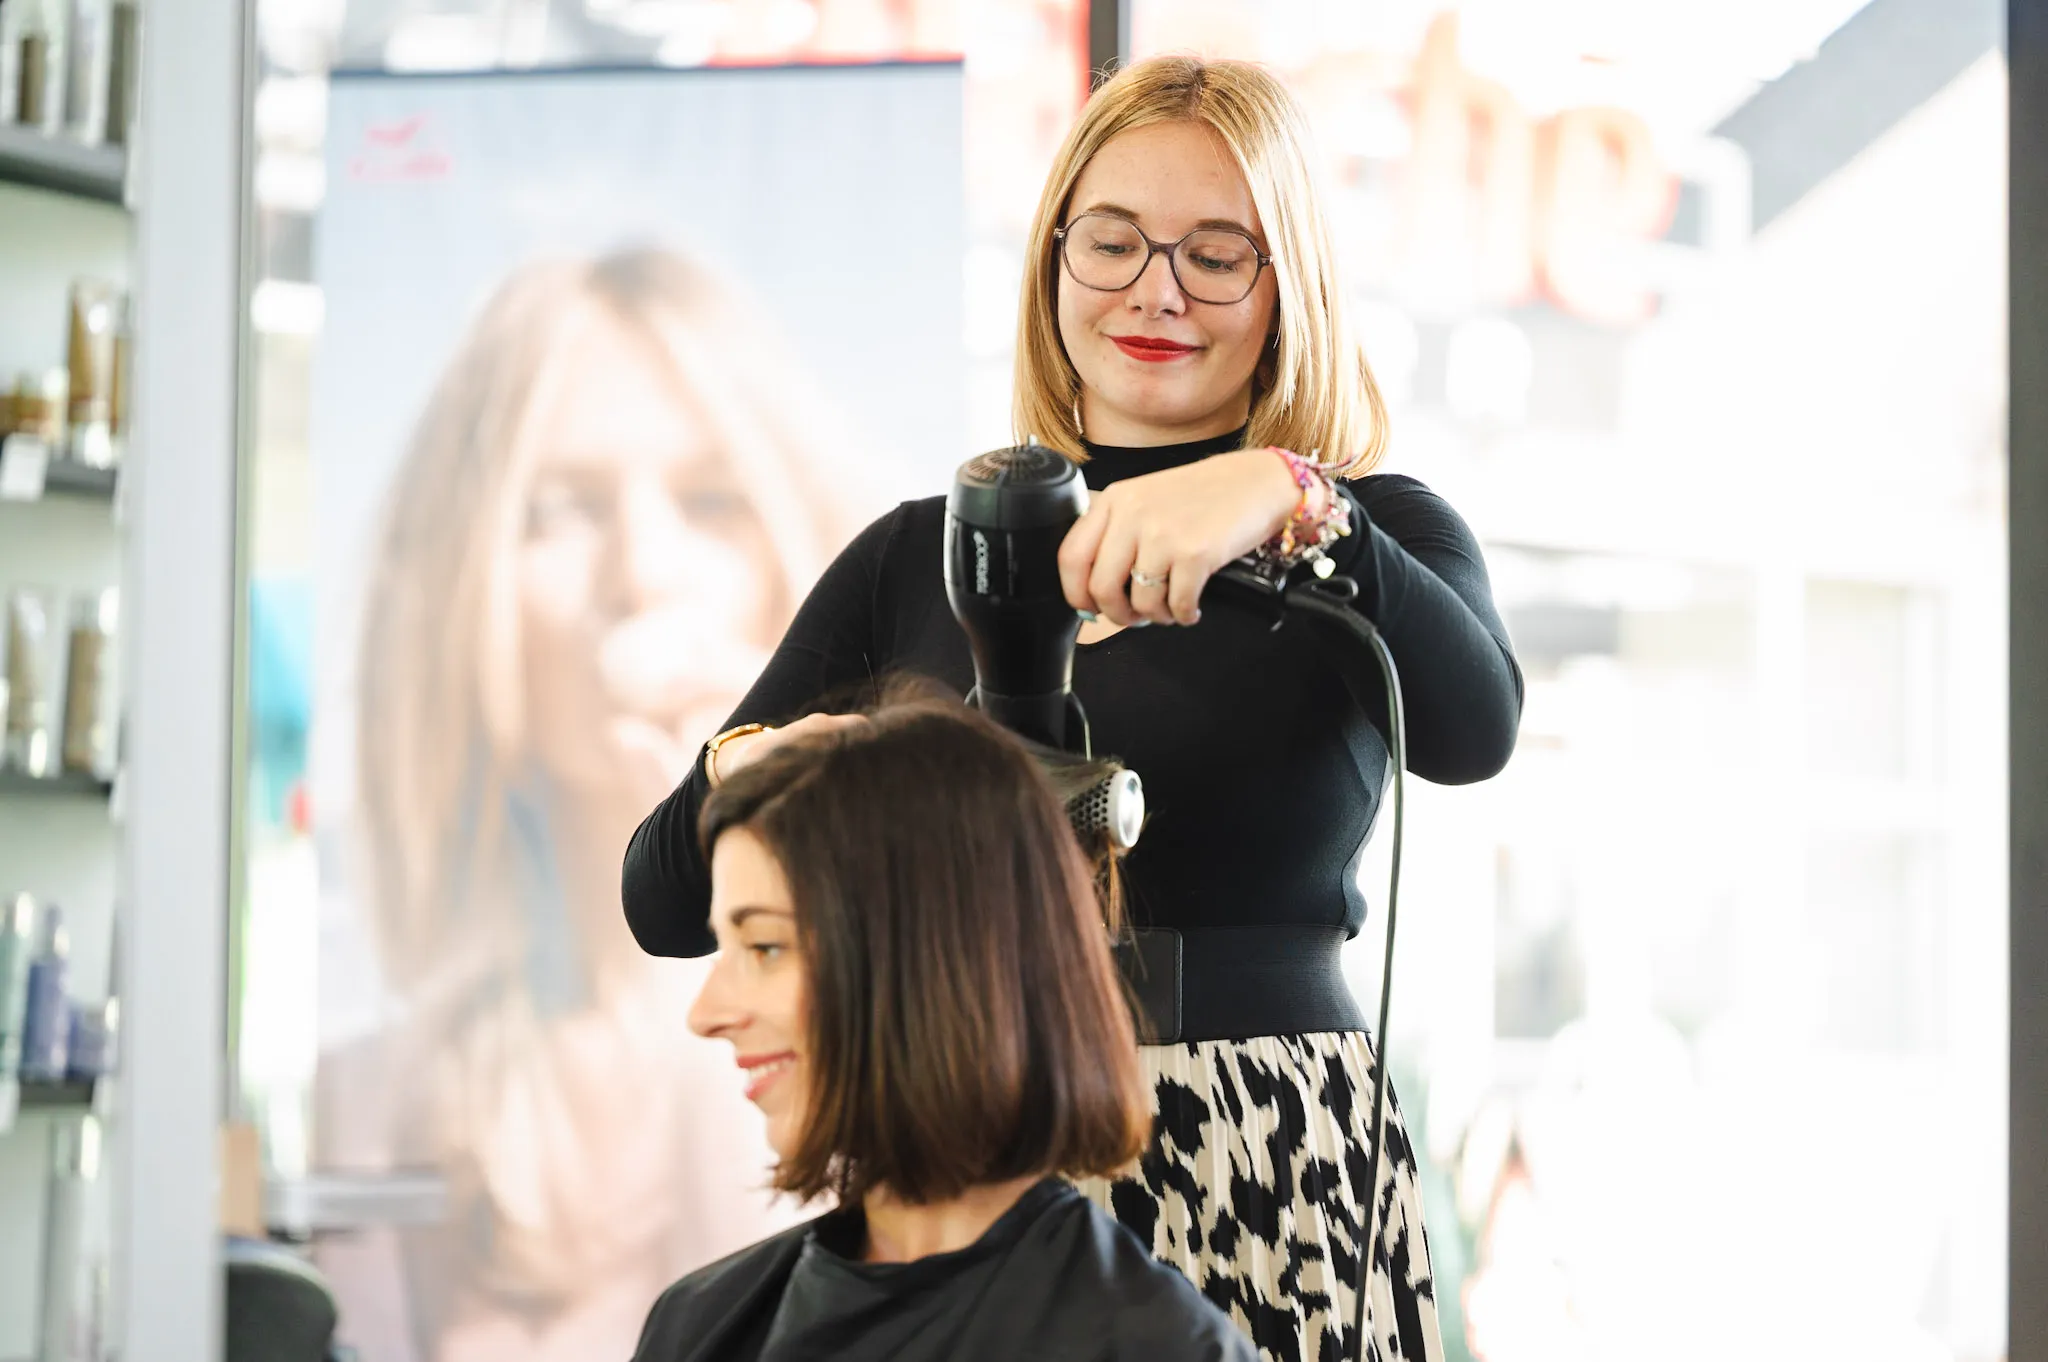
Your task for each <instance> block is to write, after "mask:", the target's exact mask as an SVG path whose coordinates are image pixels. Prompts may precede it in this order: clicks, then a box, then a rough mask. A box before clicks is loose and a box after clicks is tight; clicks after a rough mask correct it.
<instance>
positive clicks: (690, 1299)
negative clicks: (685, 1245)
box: [633, 1221, 815, 1362]
mask: <svg viewBox="0 0 2048 1362" xmlns="http://www.w3.org/2000/svg"><path fill="white" fill-rule="evenodd" d="M814 1223H815V1222H814V1221H806V1222H805V1223H803V1224H801V1225H793V1226H791V1227H790V1228H788V1229H786V1230H784V1231H782V1232H781V1233H780V1234H776V1235H771V1236H770V1237H768V1238H766V1239H763V1240H761V1241H760V1242H759V1243H757V1244H749V1245H748V1246H747V1247H746V1248H743V1249H741V1250H740V1251H739V1252H737V1253H732V1254H728V1255H727V1256H725V1257H723V1258H720V1259H719V1260H718V1261H717V1262H715V1263H710V1264H707V1265H705V1266H704V1267H700V1268H698V1269H697V1270H696V1271H695V1272H692V1273H691V1274H690V1275H689V1276H687V1277H684V1278H683V1279H682V1280H681V1281H678V1282H676V1283H675V1284H674V1285H672V1286H670V1287H669V1288H668V1290H666V1291H664V1292H662V1293H661V1295H660V1296H659V1297H657V1298H656V1299H655V1302H654V1308H653V1309H651V1310H649V1311H648V1312H647V1323H646V1325H645V1326H644V1327H643V1328H642V1329H641V1331H640V1346H639V1347H638V1348H636V1349H635V1350H634V1352H633V1359H634V1362H674V1359H676V1358H679V1357H682V1356H684V1355H685V1354H686V1351H687V1348H688V1346H689V1345H693V1344H695V1343H696V1342H698V1341H700V1340H701V1339H703V1338H704V1337H705V1335H706V1334H707V1332H708V1331H710V1330H711V1329H712V1328H714V1327H715V1326H717V1325H720V1324H722V1323H726V1322H730V1321H733V1320H735V1319H737V1318H738V1317H740V1316H742V1315H743V1314H744V1313H745V1308H746V1305H747V1303H748V1302H749V1301H750V1300H753V1299H755V1298H757V1297H762V1296H766V1297H768V1298H771V1299H772V1298H776V1297H779V1296H780V1294H781V1286H782V1283H783V1282H784V1281H785V1280H787V1278H788V1277H789V1273H790V1269H791V1268H792V1267H794V1266H795V1264H796V1260H797V1257H798V1255H799V1254H801V1253H802V1252H803V1246H804V1236H805V1235H806V1234H807V1233H809V1232H810V1229H811V1226H812V1224H814Z"/></svg>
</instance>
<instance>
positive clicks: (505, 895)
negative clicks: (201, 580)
mask: <svg viewBox="0 0 2048 1362" xmlns="http://www.w3.org/2000/svg"><path fill="white" fill-rule="evenodd" d="M800 386H801V385H800V383H799V381H798V375H797V374H796V373H795V372H793V369H792V365H791V363H790V358H789V356H788V355H787V354H785V353H784V352H783V351H782V350H781V348H780V347H779V346H778V345H777V344H776V343H775V342H774V341H772V340H771V339H770V338H769V337H767V336H766V335H765V334H764V333H763V329H762V326H761V325H760V323H759V322H758V320H757V318H756V316H755V314H754V313H753V311H752V310H751V309H750V307H749V306H748V305H747V304H745V303H744V302H742V301H741V300H740V299H738V298H736V297H735V296H734V295H733V294H732V293H731V292H730V291H729V290H728V288H726V287H725V286H724V285H723V284H722V283H721V282H720V280H719V279H718V278H717V277H715V276H714V275H712V274H711V273H709V272H708V271H707V270H706V269H705V268H703V267H702V266H700V265H698V264H696V263H694V262H692V261H690V260H688V259H685V258H683V257H680V256H677V255H674V254H671V253H666V252H661V251H651V250H650V251H636V252H630V253H624V254H618V255H614V256H611V257H608V258H605V259H601V260H597V261H594V262H592V261H577V260H570V261H554V262H544V263H537V264H534V265H531V266H528V267H526V268H524V269H522V270H520V271H518V272H517V273H516V274H514V275H513V276H512V277H511V278H509V279H508V280H507V281H506V282H505V284H504V285H503V286H502V287H501V288H500V289H499V291H498V293H497V295H496V296H495V297H494V298H493V299H492V301H491V302H490V303H489V305H488V306H487V308H486V309H485V310H484V312H483V313H482V315H481V316H480V318H479V319H478V320H477V322H476V323H475V325H474V327H473V328H472V330H471V332H470V334H469V336H468V337H467V339H466V341H465V342H464V344H463V346H462V348H461V350H460V351H459V353H458V354H457V355H456V357H455V358H454V360H453V361H452V362H451V363H450V365H449V367H448V369H447V370H446V372H445V373H444V374H443V375H442V377H441V379H440V382H439V384H438V385H437V387H436V388H435V390H434V392H433V395H432V397H431V398H430V400H429V402H428V404H427V407H426V409H425V411H424V413H423V415H422V416H421V418H420V421H419V423H418V426H417V428H416V430H415V433H414V437H413V441H412V445H411V448H410V450H409V451H408V453H407V456H406V458H405V460H404V463H403V465H402V466H401V467H400V469H399V471H398V473H397V475H396V477H395V479H394V481H393V483H392V485H391V488H390V493H389V501H388V508H387V512H386V518H385V521H384V526H383V530H382V535H381V540H380V542H379V544H378V547H377V549H376V552H375V557H374V559H373V568H372V573H371V576H370V579H369V582H368V586H367V591H366V595H365V601H364V613H363V618H364V632H363V643H362V654H361V659H360V673H361V674H360V681H359V692H360V696H361V709H360V714H359V717H358V723H357V738H358V742H357V754H356V755H357V768H358V769H357V808H356V810H355V813H356V825H357V826H358V828H359V830H360V834H361V836H360V844H361V845H360V852H361V857H360V866H361V873H360V875H359V877H358V878H357V879H356V881H355V883H356V884H357V886H358V889H357V894H358V901H359V902H360V903H362V904H363V905H364V906H365V909H366V912H367V914H368V916H369V917H370V925H371V927H372V929H373V930H372V933H371V935H372V938H373V943H374V948H375V957H376V962H377V964H378V966H379V969H380V972H381V975H382V984H383V988H384V990H385V992H386V994H387V996H388V998H389V1005H390V1011H391V1013H392V1015H393V1017H394V1020H393V1021H392V1023H391V1024H390V1026H389V1027H388V1028H387V1029H386V1030H385V1031H384V1032H383V1034H382V1035H381V1036H380V1037H378V1039H377V1040H376V1041H375V1042H373V1043H370V1044H367V1045H364V1046H360V1047H357V1050H356V1051H355V1052H354V1053H341V1054H336V1055H332V1056H328V1057H327V1058H325V1059H324V1060H323V1064H322V1074H321V1093H322V1110H321V1113H320V1123H319V1127H318V1128H319V1133H320V1139H321V1143H322V1150H321V1155H322V1161H323V1163H324V1164H325V1165H326V1166H328V1167H351V1166H353V1167H357V1168H365V1169H377V1170H383V1169H388V1168H393V1167H397V1168H421V1167H424V1168H431V1169H435V1170H438V1171H439V1172H440V1173H441V1174H442V1176H443V1178H444V1179H445V1181H446V1184H447V1187H448V1195H449V1205H448V1210H447V1213H446V1215H445V1217H444V1218H443V1220H442V1222H441V1223H440V1224H438V1225H436V1226H433V1227H431V1228H423V1229H419V1230H408V1231H405V1232H402V1233H396V1232H384V1233H382V1234H378V1235H371V1236H368V1237H367V1238H365V1239H361V1240H356V1241H340V1242H337V1243H335V1244H334V1245H332V1246H331V1247H329V1248H328V1249H327V1250H326V1252H325V1253H324V1255H323V1258H324V1261H325V1262H326V1264H327V1266H328V1267H329V1270H330V1271H331V1272H332V1273H333V1274H334V1275H335V1277H336V1279H337V1282H338V1285H339V1287H340V1290H341V1293H342V1296H343V1304H344V1310H345V1320H344V1328H345V1329H347V1330H348V1331H349V1334H350V1337H351V1340H352V1341H354V1342H357V1343H358V1344H360V1345H363V1346H364V1348H365V1353H366V1355H368V1354H369V1353H371V1352H375V1353H376V1354H377V1355H379V1356H382V1357H386V1358H408V1357H409V1358H413V1359H417V1362H429V1360H430V1359H431V1360H432V1362H467V1360H468V1359H472V1358H474V1359H490V1362H508V1359H531V1360H532V1362H549V1360H551V1359H562V1360H563V1362H570V1359H574V1360H575V1362H582V1360H583V1359H586V1358H590V1357H596V1356H607V1355H609V1356H615V1357H623V1356H625V1355H627V1354H628V1353H629V1352H630V1351H631V1350H632V1346H633V1340H634V1338H635V1336H636V1334H637V1330H638V1326H639V1324H640V1321H641V1319H642V1318H643V1317H644V1315H645V1312H646V1308H647V1302H648V1301H649V1300H650V1299H652V1297H653V1296H654V1294H655V1293H656V1292H658V1291H659V1290H660V1289H661V1287H662V1286H663V1285H665V1284H666V1283H667V1282H669V1281H671V1280H673V1279H674V1277H675V1276H676V1275H677V1274H678V1272H681V1271H686V1270H688V1269H689V1268H691V1267H694V1266H696V1265H698V1264H700V1263H703V1262H706V1261H709V1260H710V1259H712V1258H715V1257H717V1256H719V1255H720V1254H722V1253H725V1252H729V1251H731V1250H732V1249H733V1248H736V1247H738V1246H739V1245H741V1244H744V1243H747V1242H749V1241H751V1240H753V1239H755V1238H758V1237H759V1236H760V1235H761V1234H762V1233H764V1232H767V1231H768V1230H770V1229H773V1228H776V1227H778V1226H779V1225H782V1224H786V1223H788V1221H789V1219H790V1218H791V1217H792V1216H793V1215H794V1213H795V1210H794V1208H793V1207H780V1206H778V1205H776V1204H773V1203H771V1201H770V1199H769V1193H768V1191H767V1190H766V1186H767V1166H768V1163H769V1155H768V1150H767V1148H766V1146H765V1144H764V1143H763V1140H762V1136H761V1134H760V1129H759V1121H758V1120H757V1119H755V1118H754V1116H753V1113H751V1112H750V1111H749V1110H748V1109H747V1108H746V1105H745V1103H744V1101H743V1099H742V1095H741V1093H740V1092H739V1090H738V1087H737V1085H736V1084H734V1083H733V1082H732V1080H731V1077H730V1073H729V1071H728V1070H727V1068H726V1065H725V1062H724V1059H723V1056H722V1055H721V1054H720V1053H719V1052H718V1050H717V1048H716V1047H714V1046H710V1045H708V1044H706V1043H704V1042H701V1041H696V1040H693V1039H691V1038H690V1037H689V1035H688V1030H687V1017H686V1008H687V1005H688V999H689V997H690V994H691V993H692V991H693V989H694V985H695V982H696V980H697V978H699V977H700V976H701V967H699V966H697V965H695V964H694V963H693V964H680V963H678V962H667V961H654V960H650V959H649V958H648V957H646V956H645V955H644V954H642V953H641V952H640V951H638V950H637V949H636V948H635V947H634V945H633V941H632V938H631V937H630V935H629V934H628V933H627V932H626V931H625V929H624V926H623V924H622V923H621V922H620V920H619V915H618V878H617V876H618V864H619V857H620V856H621V854H622V853H623V851H624V848H625V845H626V842H627V839H628V837H629V835H630V834H631V832H632V830H633V826H634V824H635V823H636V822H637V821H638V819H639V816H640V815H641V814H642V813H644V812H645V810H646V806H647V804H648V803H650V802H652V801H653V800H654V799H655V798H657V797H659V795H660V793H661V792H662V791H663V790H665V789H667V788H669V787H670V786H671V785H672V784H673V783H674V782H675V781H676V780H677V779H679V778H680V776H681V773H682V772H683V771H684V770H686V769H687V768H688V766H689V764H690V762H691V761H692V760H693V759H694V755H695V752H696V750H697V748H698V747H699V746H701V744H702V743H703V741H704V738H705V737H706V736H707V735H708V734H710V733H711V732H712V731H713V729H714V728H716V726H717V724H718V722H719V721H720V719H722V718H723V716H724V714H725V713H726V712H727V711H728V710H730V709H731V708H732V706H733V705H734V703H735V702H736V700H737V699H738V697H739V696H740V694H741V693H742V691H743V690H744V688H745V686H746V684H747V683H748V681H749V680H751V679H752V677H753V675H754V673H755V672H757V671H758V670H759V668H760V666H761V664H762V662H763V661H764V660H765V659H766V657H767V656H768V652H769V650H770V649H771V648H772V647H773V646H774V644H775V641H776V639H777V638H778V637H779V636H780V635H781V633H782V631H783V628H784V627H785V625H786V624H787V623H788V620H789V616H790V613H791V610H792V608H793V606H794V603H795V602H796V601H798V600H799V599H801V598H802V595H803V593H804V591H805V590H806V589H807V588H808V587H809V585H810V583H811V581H812V579H813V578H814V577H815V576H816V573H817V570H818V568H819V567H820V566H821V565H822V564H823V563H824V562H826V561H827V560H829V558H830V556H831V554H832V552H833V551H834V550H835V549H836V548H837V547H838V546H839V545H840V544H843V543H844V542H845V539H846V537H847V532H848V530H849V529H850V528H851V527H850V526H849V525H848V524H847V523H846V522H844V521H843V520H842V518H841V517H842V515H843V513H844V509H845V506H844V501H845V498H847V496H848V495H849V494H848V491H847V488H848V487H849V481H848V479H847V477H846V470H845V468H844V467H843V466H839V467H835V468H834V470H833V476H832V477H831V479H830V480H829V485H830V486H831V487H833V489H834V492H835V495H836V496H838V497H839V498H841V501H840V503H839V504H837V505H835V504H834V503H833V502H831V501H828V500H827V499H826V498H825V497H824V496H823V495H822V489H823V488H824V487H826V486H827V485H828V479H827V477H826V474H825V468H824V466H823V464H822V462H821V459H822V456H823V455H825V454H827V453H828V452H829V453H832V454H833V455H834V456H835V458H837V459H841V460H843V457H844V455H843V445H844V441H843V439H841V440H838V441H835V442H834V443H833V444H832V445H828V444H827V443H826V442H825V440H824V438H823V435H822V433H821V428H820V426H819V425H817V424H816V423H814V422H810V421H807V420H806V418H805V415H804V403H803V401H802V399H801V396H800ZM854 494H855V495H857V488H855V489H854ZM372 1345H375V1346H372Z"/></svg>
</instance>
